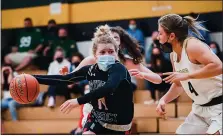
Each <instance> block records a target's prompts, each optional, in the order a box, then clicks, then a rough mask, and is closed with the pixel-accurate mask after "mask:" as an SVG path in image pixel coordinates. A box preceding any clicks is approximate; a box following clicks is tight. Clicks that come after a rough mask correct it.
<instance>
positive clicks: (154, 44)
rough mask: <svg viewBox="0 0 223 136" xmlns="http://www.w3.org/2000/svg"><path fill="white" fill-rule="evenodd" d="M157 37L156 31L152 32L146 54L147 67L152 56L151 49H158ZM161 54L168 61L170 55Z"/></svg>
mask: <svg viewBox="0 0 223 136" xmlns="http://www.w3.org/2000/svg"><path fill="white" fill-rule="evenodd" d="M157 36H158V31H154V32H153V33H152V36H151V38H152V44H151V45H150V47H149V50H148V51H147V52H146V62H147V63H148V64H149V65H150V64H151V55H152V50H153V48H155V47H157V48H159V46H160V43H159V40H157ZM162 54H163V55H164V57H165V59H166V60H169V61H170V53H164V52H162Z"/></svg>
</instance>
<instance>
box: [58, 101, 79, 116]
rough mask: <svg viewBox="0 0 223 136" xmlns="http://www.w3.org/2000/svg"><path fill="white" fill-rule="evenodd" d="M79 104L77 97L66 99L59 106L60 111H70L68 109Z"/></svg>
mask: <svg viewBox="0 0 223 136" xmlns="http://www.w3.org/2000/svg"><path fill="white" fill-rule="evenodd" d="M77 106H79V103H78V101H77V99H70V100H67V101H66V102H64V103H63V104H62V105H61V106H60V111H62V112H63V113H67V114H68V113H70V111H71V110H72V109H73V108H75V107H77Z"/></svg>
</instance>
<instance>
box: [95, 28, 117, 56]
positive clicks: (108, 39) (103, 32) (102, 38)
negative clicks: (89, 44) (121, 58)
mask: <svg viewBox="0 0 223 136" xmlns="http://www.w3.org/2000/svg"><path fill="white" fill-rule="evenodd" d="M92 41H93V48H92V52H93V54H94V55H95V54H96V51H97V46H98V44H100V43H102V44H108V43H111V44H113V45H114V48H115V52H118V49H119V48H118V44H117V42H116V41H115V39H114V37H113V35H112V32H111V30H110V27H109V26H108V25H102V26H99V27H97V28H96V32H95V33H94V38H92Z"/></svg>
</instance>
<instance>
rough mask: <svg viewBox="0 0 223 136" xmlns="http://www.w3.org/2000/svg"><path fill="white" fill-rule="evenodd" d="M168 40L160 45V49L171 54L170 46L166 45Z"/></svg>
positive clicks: (169, 44)
mask: <svg viewBox="0 0 223 136" xmlns="http://www.w3.org/2000/svg"><path fill="white" fill-rule="evenodd" d="M168 40H169V38H168V39H167V41H166V42H165V43H164V44H161V43H160V49H161V50H162V51H163V52H165V53H171V52H173V48H172V44H171V43H168Z"/></svg>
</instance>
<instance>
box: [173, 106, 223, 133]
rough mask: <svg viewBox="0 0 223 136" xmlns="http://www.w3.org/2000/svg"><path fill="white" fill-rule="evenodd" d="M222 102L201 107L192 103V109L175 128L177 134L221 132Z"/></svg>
mask: <svg viewBox="0 0 223 136" xmlns="http://www.w3.org/2000/svg"><path fill="white" fill-rule="evenodd" d="M222 106H223V105H222V104H218V105H213V106H208V107H201V106H198V105H195V104H193V106H192V111H191V112H190V114H189V115H188V116H187V118H186V119H185V121H184V123H183V124H181V125H180V126H179V127H178V129H177V130H176V133H177V134H215V133H216V132H218V131H219V132H220V134H222Z"/></svg>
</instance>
